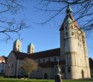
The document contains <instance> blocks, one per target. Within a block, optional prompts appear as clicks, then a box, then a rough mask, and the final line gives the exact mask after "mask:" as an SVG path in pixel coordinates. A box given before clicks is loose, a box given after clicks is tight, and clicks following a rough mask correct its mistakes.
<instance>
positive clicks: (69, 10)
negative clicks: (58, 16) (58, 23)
mask: <svg viewBox="0 0 93 82" xmlns="http://www.w3.org/2000/svg"><path fill="white" fill-rule="evenodd" d="M66 13H67V14H68V13H72V8H71V7H70V5H69V4H68V7H67V9H66Z"/></svg>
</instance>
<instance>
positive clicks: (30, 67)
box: [21, 58, 38, 78]
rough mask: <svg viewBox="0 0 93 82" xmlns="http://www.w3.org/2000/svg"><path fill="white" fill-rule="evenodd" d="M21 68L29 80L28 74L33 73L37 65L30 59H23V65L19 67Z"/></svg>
mask: <svg viewBox="0 0 93 82" xmlns="http://www.w3.org/2000/svg"><path fill="white" fill-rule="evenodd" d="M21 68H22V69H23V70H25V72H26V73H27V74H28V78H30V74H31V72H32V71H35V70H37V69H38V64H37V62H36V61H35V60H33V59H30V58H25V59H24V60H23V63H22V65H21Z"/></svg>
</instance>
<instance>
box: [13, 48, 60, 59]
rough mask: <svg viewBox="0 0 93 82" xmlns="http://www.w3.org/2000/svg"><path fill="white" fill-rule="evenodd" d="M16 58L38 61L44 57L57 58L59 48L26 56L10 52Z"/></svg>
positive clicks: (25, 54)
mask: <svg viewBox="0 0 93 82" xmlns="http://www.w3.org/2000/svg"><path fill="white" fill-rule="evenodd" d="M12 52H13V53H14V55H15V57H16V59H20V60H21V59H24V58H32V59H39V58H45V57H52V56H59V55H60V48H57V49H52V50H47V51H42V52H37V53H33V54H27V53H22V52H16V51H12Z"/></svg>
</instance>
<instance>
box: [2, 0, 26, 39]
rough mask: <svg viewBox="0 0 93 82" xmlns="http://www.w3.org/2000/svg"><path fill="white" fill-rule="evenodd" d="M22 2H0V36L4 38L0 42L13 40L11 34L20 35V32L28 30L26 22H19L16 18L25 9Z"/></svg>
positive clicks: (13, 0) (10, 0)
mask: <svg viewBox="0 0 93 82" xmlns="http://www.w3.org/2000/svg"><path fill="white" fill-rule="evenodd" d="M19 1H20V2H19ZM22 2H23V0H0V35H1V36H3V39H2V38H0V40H5V41H7V40H9V39H10V38H12V36H11V35H12V34H11V33H16V34H18V35H19V31H20V30H22V29H24V28H27V27H26V24H25V22H24V20H19V21H18V20H16V16H15V15H17V12H18V11H19V10H20V9H21V8H22V7H23V6H22ZM7 14H8V15H7ZM13 16H14V17H13Z"/></svg>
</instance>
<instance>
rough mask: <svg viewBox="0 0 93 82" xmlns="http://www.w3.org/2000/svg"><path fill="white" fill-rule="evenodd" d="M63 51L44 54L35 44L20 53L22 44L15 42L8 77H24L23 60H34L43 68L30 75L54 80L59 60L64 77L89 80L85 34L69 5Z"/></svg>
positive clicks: (61, 34)
mask: <svg viewBox="0 0 93 82" xmlns="http://www.w3.org/2000/svg"><path fill="white" fill-rule="evenodd" d="M59 31H60V48H56V49H51V50H47V51H42V52H35V46H34V45H33V44H29V45H28V53H23V52H20V51H21V41H20V40H16V41H15V42H14V45H13V50H12V51H11V52H10V54H9V56H8V58H7V64H6V70H5V76H11V77H23V76H24V75H25V73H23V71H22V69H21V63H22V62H23V60H24V58H31V59H34V60H35V61H37V62H38V64H39V66H40V68H39V69H38V70H36V71H34V72H32V73H31V77H32V78H48V79H53V78H54V77H55V71H56V70H55V68H56V65H57V62H58V61H59V66H60V68H61V73H62V78H66V79H81V78H90V77H91V76H90V67H89V60H88V52H87V46H86V35H85V32H84V31H83V30H81V29H80V27H79V25H78V24H77V22H76V21H75V19H74V17H73V15H72V9H71V7H70V6H68V7H67V9H66V17H65V19H64V21H63V23H62V25H61V27H60V29H59Z"/></svg>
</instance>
